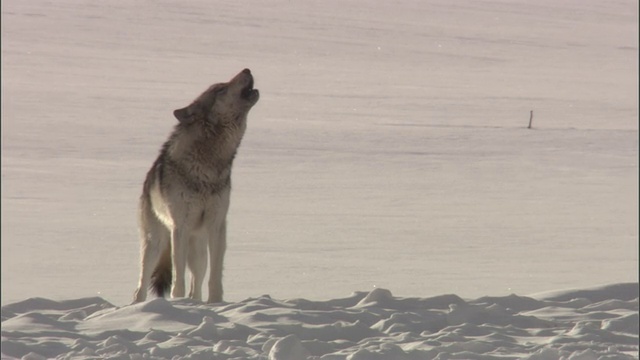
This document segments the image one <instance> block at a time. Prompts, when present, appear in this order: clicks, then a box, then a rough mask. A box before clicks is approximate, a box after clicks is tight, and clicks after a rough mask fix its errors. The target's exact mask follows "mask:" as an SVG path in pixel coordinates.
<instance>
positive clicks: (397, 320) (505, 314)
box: [2, 283, 638, 360]
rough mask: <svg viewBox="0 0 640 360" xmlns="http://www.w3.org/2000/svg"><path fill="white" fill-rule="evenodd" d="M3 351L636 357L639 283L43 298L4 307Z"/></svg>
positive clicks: (69, 355) (148, 355) (36, 355)
mask: <svg viewBox="0 0 640 360" xmlns="http://www.w3.org/2000/svg"><path fill="white" fill-rule="evenodd" d="M2 356H3V358H6V357H11V358H22V359H38V360H39V359H45V358H59V359H76V358H80V359H90V358H118V359H120V358H125V359H175V360H177V359H269V360H289V359H291V360H293V359H296V360H300V359H302V360H304V359H344V360H347V359H350V360H355V359H400V360H402V359H529V360H538V359H560V358H562V359H634V358H635V359H637V358H638V284H637V283H631V284H612V285H608V286H602V287H598V288H592V289H581V290H570V291H561V292H554V293H547V294H546V295H544V296H540V295H535V296H531V297H527V296H517V295H510V296H504V297H482V298H478V299H475V300H463V299H461V298H460V297H458V296H456V295H443V296H437V297H431V298H400V297H395V296H393V294H392V293H391V291H389V290H387V289H380V288H377V289H374V290H373V291H371V292H356V293H354V294H352V295H351V296H349V297H347V298H340V299H332V300H328V301H312V300H306V299H293V300H277V299H272V298H271V297H269V296H261V297H258V298H250V299H246V300H244V301H241V302H237V303H222V304H215V305H209V304H203V303H199V302H194V301H191V300H187V299H177V300H165V299H152V300H149V301H147V302H145V303H141V304H134V305H128V306H122V307H116V306H114V305H112V304H110V303H109V302H107V301H105V300H103V299H101V298H87V299H77V300H66V301H61V302H56V301H52V300H47V299H41V298H34V299H28V300H25V301H21V302H18V303H14V304H9V305H6V306H3V307H2Z"/></svg>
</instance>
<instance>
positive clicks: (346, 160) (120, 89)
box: [1, 0, 639, 359]
mask: <svg viewBox="0 0 640 360" xmlns="http://www.w3.org/2000/svg"><path fill="white" fill-rule="evenodd" d="M1 23H2V39H1V40H2V164H1V166H2V207H1V211H2V225H3V226H2V229H1V231H2V234H1V235H2V242H1V246H2V264H1V266H2V274H1V275H2V299H1V300H2V305H3V308H2V313H3V315H2V316H3V322H2V336H3V337H2V352H3V356H7V357H9V356H16V357H25V358H28V359H39V358H42V357H55V356H58V355H60V354H71V353H72V352H74V351H77V353H73V354H74V355H70V356H72V357H74V358H75V357H78V356H85V357H86V358H92V357H97V356H99V355H100V354H105V355H104V356H105V357H106V356H107V355H106V354H109V355H110V356H115V357H119V356H120V357H127V356H131V357H132V358H135V357H136V354H143V353H144V354H149V355H151V356H155V357H158V358H171V357H174V356H177V357H186V356H188V355H193V356H197V355H195V354H197V351H201V352H202V353H203V354H204V355H203V356H204V357H207V356H209V354H210V353H216V354H218V355H219V356H220V357H221V358H234V357H237V358H263V359H266V358H269V357H271V358H272V359H284V358H287V357H289V358H291V357H293V358H305V357H313V356H321V355H320V354H322V355H326V356H327V358H351V359H361V358H367V359H368V358H389V357H391V358H399V359H402V358H415V357H418V358H436V357H438V355H440V354H442V355H441V356H440V358H441V359H443V358H468V357H473V358H482V357H483V356H484V357H487V358H491V357H496V356H498V357H499V356H501V354H504V356H505V357H509V356H515V357H526V356H528V357H529V358H531V359H543V358H560V357H564V358H567V359H569V358H571V359H591V358H604V359H606V358H616V356H618V357H620V358H624V354H630V355H631V356H633V357H636V358H637V356H638V355H637V351H638V350H637V349H638V347H637V340H638V328H637V318H638V315H637V313H638V309H637V290H635V292H634V291H632V290H633V288H636V289H637V282H638V215H639V214H638V32H637V28H638V4H637V2H635V1H631V0H621V1H613V0H605V1H595V0H586V1H565V2H557V1H552V0H539V1H536V2H526V1H471V0H462V1H456V2H450V1H445V0H430V1H412V0H401V1H395V2H389V3H373V2H368V1H361V2H342V1H337V0H328V1H304V2H294V3H291V2H286V1H274V2H269V3H268V4H267V3H263V2H259V1H255V0H250V1H245V2H229V3H222V2H211V1H196V0H194V1H189V2H183V3H180V4H177V3H172V2H167V1H153V2H152V1H140V2H135V3H132V2H129V1H124V0H114V1H109V2H98V1H89V2H86V1H74V0H59V1H55V2H49V1H45V0H30V1H17V0H10V1H3V2H2V22H1ZM245 67H248V68H250V69H251V70H252V73H253V74H254V75H255V77H256V87H257V88H259V89H260V91H261V100H260V102H259V103H258V104H257V105H256V107H255V108H254V109H253V110H252V111H251V113H250V116H249V124H248V129H247V133H246V136H245V138H244V140H243V143H242V145H241V147H240V150H239V153H238V156H237V158H236V161H235V163H234V173H233V191H232V201H231V209H230V214H229V247H228V251H227V257H226V261H225V275H224V276H225V278H224V284H225V300H226V301H227V303H225V304H222V305H204V304H200V303H197V302H191V301H188V300H184V299H175V300H150V301H149V302H147V303H145V304H138V305H131V306H128V305H127V304H129V302H130V301H131V296H132V293H133V290H134V288H135V286H136V280H137V275H138V274H137V272H138V240H137V226H136V215H135V214H136V206H137V199H138V196H139V195H140V191H141V188H142V180H143V179H144V175H145V173H146V171H147V170H148V168H149V167H150V166H151V163H152V161H153V160H154V158H155V156H156V154H157V151H158V149H159V147H160V145H161V144H162V142H163V141H164V140H165V138H166V136H167V135H168V133H169V131H170V129H171V128H172V126H173V125H174V123H175V119H174V118H173V117H172V116H171V112H172V111H173V110H174V109H176V108H180V107H183V106H185V105H186V104H188V103H189V102H190V101H191V100H192V99H193V98H195V97H196V96H197V95H198V94H199V93H200V92H201V91H202V90H204V89H205V88H206V87H208V86H209V85H211V84H212V83H215V82H219V81H226V80H228V79H229V78H230V77H231V76H233V75H234V74H236V73H237V72H238V71H240V70H241V69H243V68H245ZM531 110H533V129H531V130H529V129H526V127H527V125H528V122H529V113H530V111H531ZM601 285H602V286H604V287H598V288H595V290H594V289H593V286H601ZM385 289H386V290H385ZM556 289H578V290H575V292H569V293H567V295H566V296H567V297H564V298H563V297H561V296H562V294H558V295H557V296H560V297H557V298H556V297H554V295H553V294H552V295H549V296H551V297H549V298H540V299H538V300H536V301H533V300H531V299H529V298H527V297H525V296H523V294H535V293H543V292H549V291H551V292H553V291H555V290H556ZM589 289H592V290H589ZM586 290H589V291H591V292H589V291H586ZM351 293H354V295H352V296H350V297H348V298H344V296H347V294H351ZM259 294H269V296H270V297H267V296H262V297H257V296H259ZM443 294H452V295H443ZM512 294H518V295H512ZM634 294H635V298H634ZM489 295H490V296H491V297H488V296H489ZM629 296H630V298H629ZM25 299H26V300H25ZM274 299H289V300H274ZM291 299H296V300H291ZM304 299H308V300H304ZM311 299H314V300H311ZM473 299H476V300H473ZM487 299H490V300H487ZM536 299H537V298H536ZM634 299H635V300H634ZM634 301H635V302H634ZM416 304H420V306H419V307H417V306H416ZM314 311H315V312H314ZM317 312H321V313H317ZM634 322H635V323H634ZM34 324H35V326H34ZM544 324H551V325H549V327H548V328H547V327H545V326H544ZM152 328H153V329H152ZM629 339H632V340H633V341H634V342H632V343H628V340H629ZM587 344H591V345H587ZM151 349H153V353H152V352H151ZM147 350H148V351H147ZM81 353H82V354H83V355H81ZM224 354H226V355H224ZM469 354H475V355H477V356H471V355H469ZM218 355H216V356H218ZM140 356H141V357H142V355H140Z"/></svg>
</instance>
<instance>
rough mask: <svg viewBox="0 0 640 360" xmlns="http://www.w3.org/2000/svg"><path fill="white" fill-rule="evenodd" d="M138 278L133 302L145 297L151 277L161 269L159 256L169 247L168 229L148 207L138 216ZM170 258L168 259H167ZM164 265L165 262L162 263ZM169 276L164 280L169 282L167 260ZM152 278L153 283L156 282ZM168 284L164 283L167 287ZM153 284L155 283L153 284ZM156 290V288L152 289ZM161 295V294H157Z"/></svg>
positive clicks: (142, 299)
mask: <svg viewBox="0 0 640 360" xmlns="http://www.w3.org/2000/svg"><path fill="white" fill-rule="evenodd" d="M140 220H141V221H140V237H141V239H140V242H141V244H140V247H141V249H140V254H141V256H140V279H139V281H138V288H137V289H136V291H135V292H134V294H133V302H134V303H136V302H141V301H144V300H146V298H147V290H148V289H149V286H150V283H151V277H152V276H157V275H158V273H159V271H156V270H161V269H159V268H160V265H163V264H160V261H159V260H160V256H161V255H162V253H163V252H166V251H168V250H169V249H167V248H168V247H169V231H168V229H167V228H166V227H165V226H164V225H163V224H162V223H161V222H160V221H159V220H158V219H157V218H156V217H155V214H153V213H151V210H150V209H143V210H142V214H141V218H140ZM169 260H170V259H169ZM164 266H165V267H166V266H167V264H164ZM168 266H169V278H168V279H164V281H167V280H168V282H169V284H170V283H171V275H170V274H171V273H170V272H171V263H170V262H169V264H168ZM155 280H157V279H154V283H155V282H156V281H155ZM169 284H165V287H168V286H169ZM154 285H155V284H154ZM154 290H156V292H158V289H154ZM158 295H162V294H158Z"/></svg>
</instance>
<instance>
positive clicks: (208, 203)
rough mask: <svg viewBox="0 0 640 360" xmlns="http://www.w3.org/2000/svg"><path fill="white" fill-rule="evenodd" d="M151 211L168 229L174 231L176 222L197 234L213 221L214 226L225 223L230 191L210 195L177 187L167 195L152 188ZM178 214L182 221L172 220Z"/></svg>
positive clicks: (178, 185)
mask: <svg viewBox="0 0 640 360" xmlns="http://www.w3.org/2000/svg"><path fill="white" fill-rule="evenodd" d="M150 197H151V204H152V207H153V211H154V213H155V214H156V216H157V217H158V219H160V221H161V222H162V223H163V224H164V225H165V226H166V227H167V229H174V228H175V224H176V222H179V223H181V224H185V225H188V226H189V228H191V229H192V230H196V231H202V230H205V228H206V227H204V226H203V224H206V223H210V222H211V219H215V220H214V222H215V224H219V223H220V222H221V221H224V218H225V217H226V215H227V211H228V209H229V198H230V188H229V187H227V188H226V189H224V190H223V191H221V192H219V193H216V194H212V193H206V192H193V191H191V190H190V189H188V188H187V187H186V186H185V185H181V184H176V185H174V188H172V189H171V191H169V192H168V193H166V194H162V192H161V190H160V185H159V184H157V183H156V184H154V185H153V187H152V188H151V193H150ZM178 214H180V216H181V217H182V218H180V219H176V218H175V217H176V216H177V215H178Z"/></svg>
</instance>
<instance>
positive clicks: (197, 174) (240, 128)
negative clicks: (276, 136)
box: [134, 69, 260, 303]
mask: <svg viewBox="0 0 640 360" xmlns="http://www.w3.org/2000/svg"><path fill="white" fill-rule="evenodd" d="M259 98H260V93H259V92H258V90H257V89H254V88H253V76H252V74H251V71H250V70H249V69H244V70H242V71H241V72H240V73H239V74H237V75H236V76H235V77H234V78H233V79H231V80H230V81H229V82H226V83H219V84H215V85H212V86H211V87H209V88H208V89H207V90H206V91H205V92H203V93H202V94H201V95H200V96H199V97H198V98H196V99H195V100H194V101H193V102H192V103H191V104H190V105H189V106H187V107H184V108H182V109H178V110H175V111H174V112H173V115H174V116H175V117H176V118H177V119H178V124H177V125H176V126H175V128H174V130H173V132H172V133H171V135H170V136H169V139H168V140H167V141H166V142H165V143H164V145H163V146H162V148H161V150H160V154H159V156H158V158H157V159H156V161H155V162H154V163H153V166H152V167H151V169H150V170H149V172H148V173H147V176H146V179H145V181H144V185H143V190H142V195H141V196H140V202H139V224H140V237H141V248H140V257H141V265H140V280H139V282H138V288H137V289H136V291H135V293H134V302H140V301H144V300H145V299H146V297H147V290H149V289H150V290H151V291H152V292H153V293H155V294H156V295H157V296H164V295H165V293H166V292H167V291H168V290H169V288H171V297H173V298H178V297H184V296H185V272H186V268H187V267H188V268H189V270H190V271H191V290H190V292H189V297H190V298H192V299H197V300H200V299H201V298H202V282H203V281H204V276H205V272H206V269H207V249H208V250H209V251H208V254H209V262H210V264H209V268H210V272H209V297H208V300H207V301H208V302H209V303H214V302H221V301H222V293H223V290H222V263H223V260H224V253H225V250H226V216H227V210H228V209H229V195H230V191H231V165H232V163H233V159H234V157H235V155H236V152H237V149H238V147H239V146H240V142H241V140H242V136H243V135H244V132H245V129H246V126H247V114H248V113H249V110H251V108H252V107H253V105H255V104H256V103H257V102H258V99H259ZM172 272H173V273H175V276H173V274H172ZM172 279H173V281H172Z"/></svg>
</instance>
